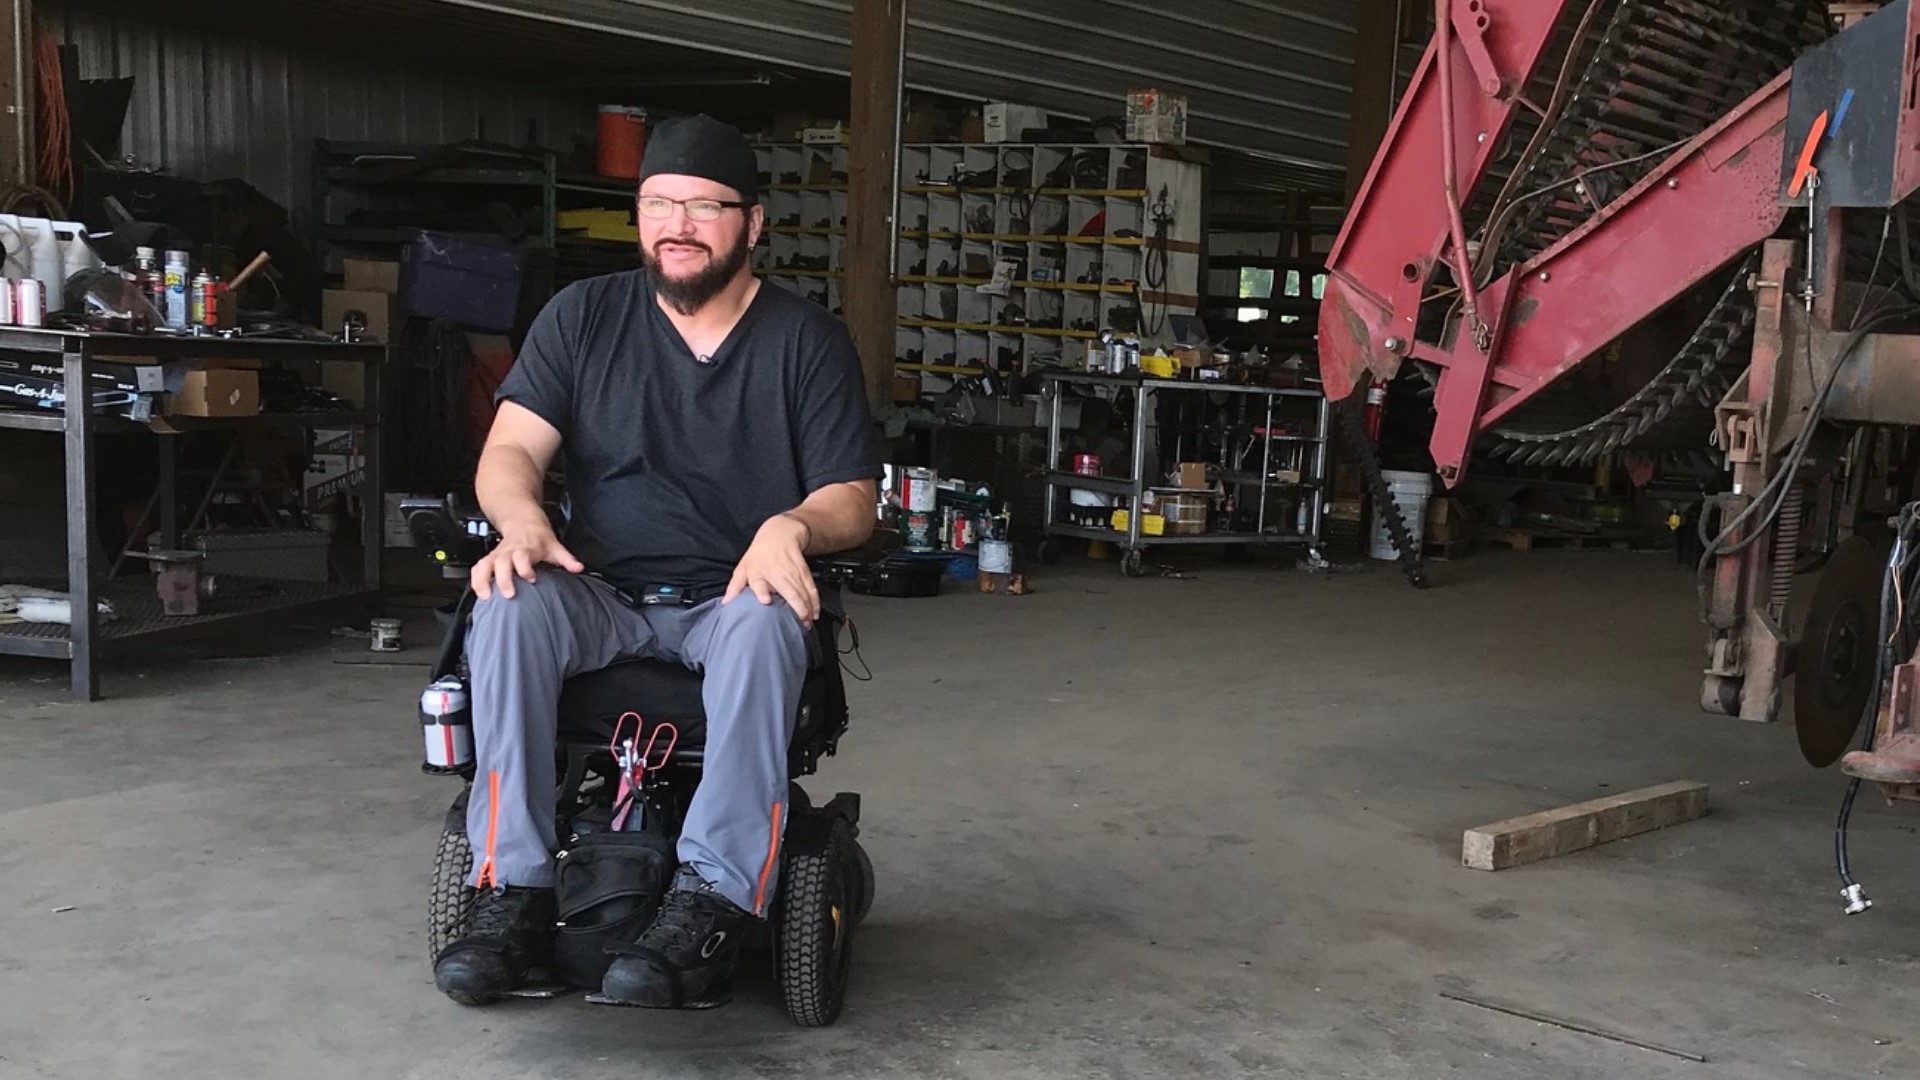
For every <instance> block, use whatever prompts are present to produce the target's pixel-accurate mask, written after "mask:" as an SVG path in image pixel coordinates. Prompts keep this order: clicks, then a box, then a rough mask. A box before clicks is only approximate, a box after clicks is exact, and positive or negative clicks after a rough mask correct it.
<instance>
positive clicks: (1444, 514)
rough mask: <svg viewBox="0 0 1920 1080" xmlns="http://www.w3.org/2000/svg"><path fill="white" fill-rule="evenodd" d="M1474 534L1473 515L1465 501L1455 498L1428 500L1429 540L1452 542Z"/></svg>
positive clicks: (1427, 528) (1427, 529)
mask: <svg viewBox="0 0 1920 1080" xmlns="http://www.w3.org/2000/svg"><path fill="white" fill-rule="evenodd" d="M1472 535H1473V515H1472V513H1471V512H1470V511H1469V510H1468V509H1467V504H1466V503H1465V502H1463V501H1461V500H1459V499H1454V498H1436V499H1428V500H1427V525H1426V539H1427V540H1430V541H1432V542H1433V543H1436V544H1451V543H1453V542H1454V541H1456V540H1465V539H1467V538H1468V537H1470V536H1472Z"/></svg>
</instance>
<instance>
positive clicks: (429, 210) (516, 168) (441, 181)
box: [312, 139, 640, 293]
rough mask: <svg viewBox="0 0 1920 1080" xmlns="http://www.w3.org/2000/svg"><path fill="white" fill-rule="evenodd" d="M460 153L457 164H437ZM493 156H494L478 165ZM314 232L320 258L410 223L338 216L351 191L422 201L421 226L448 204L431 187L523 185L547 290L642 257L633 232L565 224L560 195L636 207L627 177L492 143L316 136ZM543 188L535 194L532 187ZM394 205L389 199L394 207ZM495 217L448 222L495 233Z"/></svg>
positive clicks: (384, 237) (382, 245)
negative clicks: (605, 236) (581, 230)
mask: <svg viewBox="0 0 1920 1080" xmlns="http://www.w3.org/2000/svg"><path fill="white" fill-rule="evenodd" d="M442 161H458V162H460V163H459V164H439V163H438V162H442ZM479 161H491V162H494V164H486V165H482V164H477V162H479ZM313 174H314V184H313V209H312V214H313V218H312V220H313V231H314V235H315V239H316V240H318V241H319V244H320V251H321V254H322V257H323V258H325V257H326V256H327V255H329V254H335V253H337V249H338V248H339V247H341V246H345V247H349V248H355V249H380V250H382V251H384V252H386V253H387V254H391V252H392V249H395V248H397V247H398V246H399V245H401V244H403V243H405V242H406V240H407V239H408V238H409V237H410V235H411V234H412V232H413V226H411V225H409V226H400V225H358V224H349V223H346V222H343V221H338V220H336V218H337V217H339V213H338V211H339V205H338V204H340V203H341V202H343V201H345V200H344V199H343V196H345V195H347V194H348V193H353V194H355V195H357V196H358V197H360V198H362V199H377V200H388V201H393V202H399V203H403V204H405V203H418V202H419V200H420V199H421V198H423V197H424V198H426V199H427V200H428V203H427V204H424V205H423V206H422V209H421V213H422V214H423V215H428V216H425V217H422V218H421V220H420V221H419V225H420V226H421V227H432V228H440V227H442V226H441V225H439V224H429V222H430V221H431V220H432V218H431V215H433V214H437V213H440V212H442V208H441V206H440V205H439V204H440V202H441V200H438V199H434V198H433V197H432V193H433V192H434V191H435V190H436V189H437V190H439V191H455V190H462V189H465V190H483V189H488V188H493V189H499V190H501V191H504V192H517V193H519V195H518V197H519V198H520V199H523V200H525V201H529V202H530V201H531V199H532V198H534V197H537V198H538V200H539V223H538V231H537V232H536V233H534V234H533V235H530V236H528V237H527V238H526V239H524V240H522V241H521V246H522V247H524V248H526V249H527V250H528V251H529V252H530V253H533V254H536V255H539V256H541V259H540V260H537V261H536V265H535V267H534V269H535V271H536V272H537V273H540V274H542V275H544V276H545V277H546V278H547V280H546V281H545V282H544V286H545V291H546V292H549V293H551V292H553V291H555V290H557V289H559V288H560V287H561V286H563V285H565V284H567V283H568V282H569V281H572V280H575V279H577V278H579V277H587V276H592V275H593V274H598V273H605V272H608V271H613V270H621V269H630V268H632V267H634V266H638V265H639V264H640V257H639V255H638V253H637V252H636V251H635V249H634V246H633V242H632V241H631V240H626V241H620V242H615V241H612V240H592V239H588V238H586V237H584V236H580V237H576V236H570V235H566V234H564V233H563V232H562V231H561V230H560V227H559V215H560V211H561V210H563V209H569V208H571V207H568V206H563V205H562V204H563V203H578V204H581V205H583V206H604V207H608V208H624V209H627V210H629V211H631V209H632V205H633V197H634V190H635V185H634V183H633V182H632V181H630V180H618V179H613V178H610V177H604V176H590V175H580V174H575V173H567V172H562V171H560V167H559V158H558V157H557V156H556V155H555V154H553V153H551V152H548V151H518V150H514V151H508V150H502V149H499V148H492V147H476V146H466V145H461V144H454V145H453V146H413V145H404V144H393V143H359V142H338V141H333V140H327V139H318V140H315V142H314V158H313ZM536 193H537V194H536ZM394 209H395V208H394V207H386V208H384V209H383V210H382V213H383V214H388V215H390V214H391V213H392V212H393V210H394ZM496 228H497V225H496V224H494V223H483V222H478V221H476V222H475V223H474V226H473V227H468V228H463V229H453V230H449V231H466V232H491V231H494V229H496Z"/></svg>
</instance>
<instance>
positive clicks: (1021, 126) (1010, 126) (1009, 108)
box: [980, 101, 1047, 143]
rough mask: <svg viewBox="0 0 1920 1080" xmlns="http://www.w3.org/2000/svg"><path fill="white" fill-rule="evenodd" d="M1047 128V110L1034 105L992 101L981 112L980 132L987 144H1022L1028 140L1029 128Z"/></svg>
mask: <svg viewBox="0 0 1920 1080" xmlns="http://www.w3.org/2000/svg"><path fill="white" fill-rule="evenodd" d="M1046 126H1047V113H1046V110H1044V109H1039V108H1036V107H1034V106H1032V105H1015V104H1014V103H1013V102H1011V101H990V102H988V103H987V105H986V107H985V108H983V109H981V110H980V131H981V135H982V136H983V141H985V142H990V143H999V142H1020V141H1021V140H1022V139H1025V138H1026V131H1027V129H1028V128H1043V127H1046Z"/></svg>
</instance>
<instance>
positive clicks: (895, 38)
mask: <svg viewBox="0 0 1920 1080" xmlns="http://www.w3.org/2000/svg"><path fill="white" fill-rule="evenodd" d="M906 26H907V0H854V4H853V64H852V83H853V103H852V106H853V107H852V115H851V117H850V119H851V123H850V126H851V127H852V129H853V131H852V136H851V137H852V140H853V141H852V145H851V146H850V147H849V154H848V156H849V159H850V160H849V162H848V165H849V167H848V170H847V249H846V260H845V270H844V272H845V274H846V276H845V277H844V278H843V279H842V280H841V282H840V301H841V310H842V311H843V312H844V313H845V318H846V322H847V330H848V331H849V332H850V333H851V334H852V335H853V344H854V347H855V348H857V349H858V350H859V351H860V364H861V366H862V368H864V369H865V371H866V376H867V401H868V403H869V404H870V405H871V406H872V407H873V408H875V409H879V408H881V407H882V406H884V405H885V404H886V403H887V402H888V401H890V400H892V391H893V361H894V355H893V354H894V328H895V325H896V324H897V322H898V318H899V316H898V309H897V305H896V301H895V299H894V274H893V253H894V249H895V246H896V245H897V244H898V242H899V225H898V224H897V223H896V222H895V221H894V209H895V206H894V204H895V195H894V192H895V190H896V185H897V182H898V177H899V171H900V108H901V82H900V80H901V74H902V73H901V64H902V63H903V61H904V58H905V54H906V48H905V43H906Z"/></svg>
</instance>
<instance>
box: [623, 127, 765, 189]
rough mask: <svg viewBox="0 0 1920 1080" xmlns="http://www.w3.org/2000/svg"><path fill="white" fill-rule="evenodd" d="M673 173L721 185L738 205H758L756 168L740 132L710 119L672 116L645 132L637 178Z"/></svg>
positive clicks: (640, 180) (750, 148)
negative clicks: (735, 194) (734, 193)
mask: <svg viewBox="0 0 1920 1080" xmlns="http://www.w3.org/2000/svg"><path fill="white" fill-rule="evenodd" d="M662 173H673V174H677V175H680V176H698V177H700V178H702V179H704V180H712V181H713V182H714V183H716V184H725V185H727V186H728V187H730V188H732V189H733V190H735V191H737V192H739V193H740V199H741V201H742V202H750V203H751V202H759V201H760V166H759V164H758V163H757V162H756V161H755V160H754V156H753V147H752V146H750V145H749V144H748V143H747V139H746V136H744V135H742V134H740V129H738V128H736V127H734V126H733V125H732V124H729V123H726V122H724V121H721V120H715V119H714V118H713V117H711V116H706V115H699V116H674V117H669V118H668V119H666V120H662V121H661V122H660V123H659V124H657V125H655V126H654V127H653V128H652V130H650V131H648V132H647V152H646V156H645V157H643V158H642V159H641V162H640V178H639V180H638V181H636V183H644V182H645V181H646V179H647V177H649V176H658V175H660V174H662Z"/></svg>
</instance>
